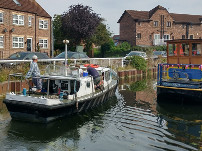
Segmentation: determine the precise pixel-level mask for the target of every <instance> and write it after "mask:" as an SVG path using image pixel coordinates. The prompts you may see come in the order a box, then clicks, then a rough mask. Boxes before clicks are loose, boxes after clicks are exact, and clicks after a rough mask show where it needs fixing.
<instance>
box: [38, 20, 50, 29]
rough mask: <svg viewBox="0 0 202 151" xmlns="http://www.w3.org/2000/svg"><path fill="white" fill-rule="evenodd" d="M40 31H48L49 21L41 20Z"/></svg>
mask: <svg viewBox="0 0 202 151" xmlns="http://www.w3.org/2000/svg"><path fill="white" fill-rule="evenodd" d="M39 29H48V20H41V19H40V20H39Z"/></svg>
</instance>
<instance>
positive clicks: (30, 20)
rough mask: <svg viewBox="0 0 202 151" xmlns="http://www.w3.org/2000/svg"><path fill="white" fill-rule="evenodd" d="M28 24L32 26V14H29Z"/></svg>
mask: <svg viewBox="0 0 202 151" xmlns="http://www.w3.org/2000/svg"><path fill="white" fill-rule="evenodd" d="M28 26H29V27H31V26H32V16H28Z"/></svg>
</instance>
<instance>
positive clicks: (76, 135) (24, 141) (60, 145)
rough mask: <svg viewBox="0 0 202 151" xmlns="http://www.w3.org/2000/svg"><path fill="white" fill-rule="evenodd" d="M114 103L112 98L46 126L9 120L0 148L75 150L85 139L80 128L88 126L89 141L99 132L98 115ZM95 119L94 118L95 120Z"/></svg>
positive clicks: (114, 100) (100, 115) (82, 129)
mask: <svg viewBox="0 0 202 151" xmlns="http://www.w3.org/2000/svg"><path fill="white" fill-rule="evenodd" d="M116 102H117V100H116V98H112V100H111V101H109V102H108V103H106V104H105V105H104V106H100V108H96V109H95V110H92V111H90V112H86V113H82V114H78V115H74V116H71V117H67V118H63V119H61V120H57V121H55V122H52V123H49V124H39V123H27V122H22V121H15V120H11V121H10V123H9V124H8V125H7V127H6V133H7V134H6V135H7V136H6V137H7V138H6V139H5V140H3V142H0V146H1V144H2V143H4V144H6V145H4V148H5V149H6V150H12V149H17V150H27V149H32V150H40V149H48V150H51V149H54V150H75V149H78V148H79V147H80V146H79V142H80V140H81V139H82V138H81V137H85V136H84V135H85V131H86V129H84V128H83V126H84V125H85V124H86V123H88V131H91V133H92V134H93V136H92V137H94V136H95V135H96V133H99V132H100V131H102V125H103V123H102V117H103V116H102V115H104V114H105V112H107V110H108V109H110V108H111V107H113V106H114V105H115V104H116ZM95 117H97V118H96V120H95ZM92 121H93V122H92ZM96 121H97V122H96ZM91 122H92V123H91ZM89 123H91V124H89ZM10 144H12V145H10Z"/></svg>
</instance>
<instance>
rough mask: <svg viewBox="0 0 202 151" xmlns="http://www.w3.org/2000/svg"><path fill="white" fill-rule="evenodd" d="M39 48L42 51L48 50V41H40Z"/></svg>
mask: <svg viewBox="0 0 202 151" xmlns="http://www.w3.org/2000/svg"><path fill="white" fill-rule="evenodd" d="M39 46H40V48H42V49H47V48H48V39H39Z"/></svg>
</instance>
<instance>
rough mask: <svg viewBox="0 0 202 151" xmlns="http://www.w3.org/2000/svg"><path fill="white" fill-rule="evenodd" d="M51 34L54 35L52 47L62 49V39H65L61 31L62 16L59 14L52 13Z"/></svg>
mask: <svg viewBox="0 0 202 151" xmlns="http://www.w3.org/2000/svg"><path fill="white" fill-rule="evenodd" d="M53 19H54V20H53V35H54V49H55V50H57V49H64V44H63V43H62V41H63V40H64V39H65V38H64V35H63V32H62V18H61V15H56V14H55V15H54V17H53Z"/></svg>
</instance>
